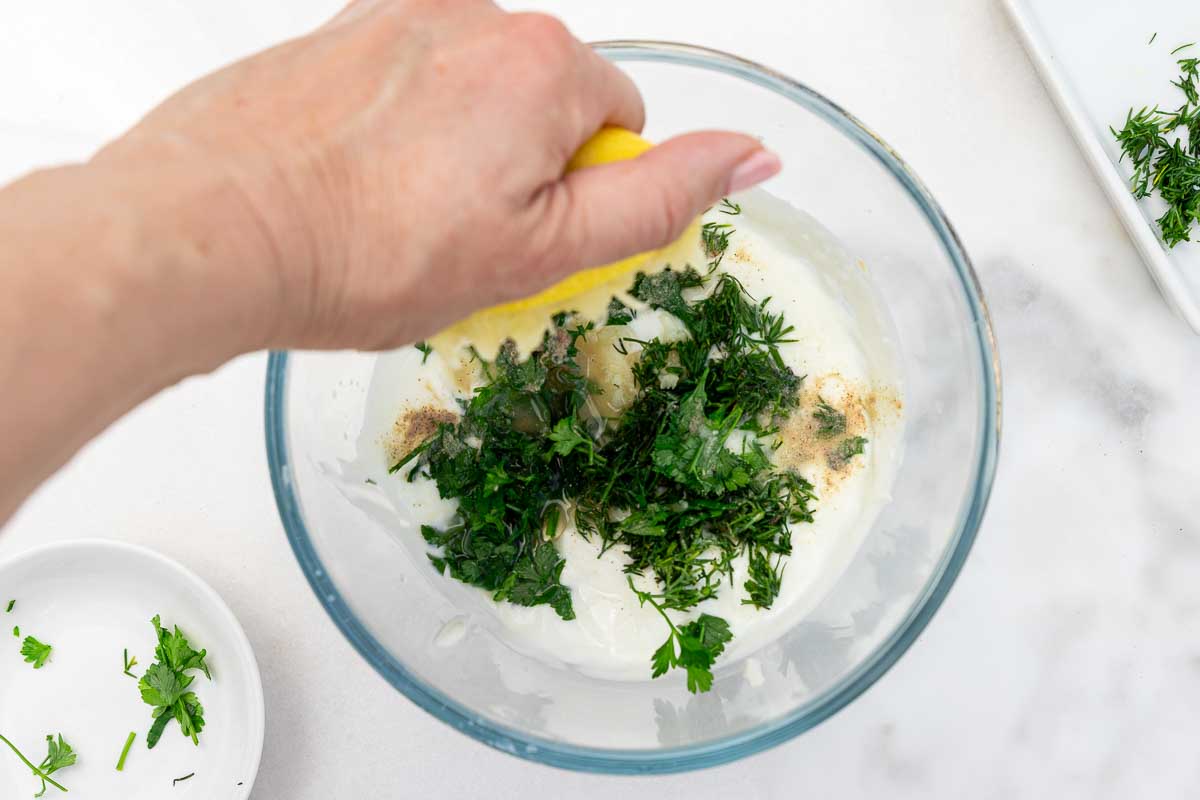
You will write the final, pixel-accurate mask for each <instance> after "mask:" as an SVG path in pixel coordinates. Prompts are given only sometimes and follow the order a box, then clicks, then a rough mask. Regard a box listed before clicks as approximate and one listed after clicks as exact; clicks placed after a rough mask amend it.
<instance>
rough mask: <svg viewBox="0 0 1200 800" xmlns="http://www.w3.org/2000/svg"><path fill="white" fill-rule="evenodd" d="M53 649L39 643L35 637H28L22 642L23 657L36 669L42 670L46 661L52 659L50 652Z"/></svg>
mask: <svg viewBox="0 0 1200 800" xmlns="http://www.w3.org/2000/svg"><path fill="white" fill-rule="evenodd" d="M53 649H54V648H53V647H52V646H51V645H48V644H45V643H43V642H39V641H38V640H37V639H36V638H34V637H33V636H26V637H25V640H24V641H23V642H21V655H22V656H24V657H25V660H26V661H27V662H28V663H30V664H33V668H34V669H41V668H42V667H44V666H45V665H46V659H48V658H50V651H51V650H53Z"/></svg>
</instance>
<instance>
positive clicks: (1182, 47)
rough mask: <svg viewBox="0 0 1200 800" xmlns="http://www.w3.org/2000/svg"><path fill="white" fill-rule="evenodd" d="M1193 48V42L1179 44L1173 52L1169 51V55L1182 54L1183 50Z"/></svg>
mask: <svg viewBox="0 0 1200 800" xmlns="http://www.w3.org/2000/svg"><path fill="white" fill-rule="evenodd" d="M1195 46H1196V43H1195V42H1188V43H1187V44H1181V45H1179V47H1176V48H1175V49H1174V50H1172V51H1171V55H1175V54H1176V53H1179V52H1182V51H1183V50H1187V49H1188V48H1189V47H1195Z"/></svg>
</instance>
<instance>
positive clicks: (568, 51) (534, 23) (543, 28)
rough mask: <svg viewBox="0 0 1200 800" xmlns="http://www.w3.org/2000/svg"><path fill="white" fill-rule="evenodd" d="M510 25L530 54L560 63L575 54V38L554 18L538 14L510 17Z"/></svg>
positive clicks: (521, 14)
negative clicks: (513, 27)
mask: <svg viewBox="0 0 1200 800" xmlns="http://www.w3.org/2000/svg"><path fill="white" fill-rule="evenodd" d="M512 25H513V26H515V28H516V32H517V35H518V36H519V37H520V39H521V42H522V44H524V45H525V46H526V47H527V48H529V51H530V54H531V55H533V56H535V57H538V58H541V59H544V60H546V61H550V62H562V61H565V60H567V59H568V58H570V57H571V55H572V54H573V53H574V52H575V37H574V36H572V35H571V32H570V31H569V30H567V26H566V25H564V24H563V23H562V22H561V21H560V20H559V19H557V18H556V17H552V16H550V15H549V14H541V13H538V12H524V13H520V14H514V15H512Z"/></svg>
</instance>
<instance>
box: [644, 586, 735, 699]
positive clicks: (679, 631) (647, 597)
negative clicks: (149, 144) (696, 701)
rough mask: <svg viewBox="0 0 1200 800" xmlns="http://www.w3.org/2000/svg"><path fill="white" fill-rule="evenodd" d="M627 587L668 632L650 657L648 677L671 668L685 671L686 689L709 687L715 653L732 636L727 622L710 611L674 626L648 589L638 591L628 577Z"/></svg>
mask: <svg viewBox="0 0 1200 800" xmlns="http://www.w3.org/2000/svg"><path fill="white" fill-rule="evenodd" d="M628 580H629V588H630V590H631V591H632V592H633V593H634V595H636V596H637V599H638V604H639V605H645V604H646V603H649V604H650V605H651V606H652V607H653V608H654V610H655V611H657V612H658V613H659V614H660V615H661V616H662V618H663V619H664V620H666V622H667V627H668V628H670V633H669V634H668V635H667V640H666V641H665V642H663V643H662V646H661V647H659V648H658V649H657V650H655V651H654V655H652V656H650V677H652V678H658V677H660V676H662V675H665V674H666V673H667V670H669V669H672V668H674V667H683V668H684V669H685V670H686V671H687V688H688V691H689V692H693V693H697V692H707V691H708V690H709V689H711V688H712V682H713V674H712V666H713V664H714V663H715V662H716V660H717V656H719V655H721V653H722V652H723V651H724V650H725V645H726V643H728V642H729V640H730V639H732V638H733V634H732V633H730V632H729V623H728V622H726V621H725V620H723V619H721V618H720V617H714V616H712V615H711V614H701V615H700V616H699V617H697V618H696V619H695V620H694V621H692V622H689V623H688V624H686V625H684V626H682V627H678V626H676V625H675V623H674V622H672V621H671V618H670V617H669V616H667V611H666V609H665V608H663V606H661V605H659V604H658V603H657V602H655V600H654V595H653V594H651V593H650V592H642V591H638V589H637V587H635V586H634V585H633V578H632V577H630V578H629V579H628Z"/></svg>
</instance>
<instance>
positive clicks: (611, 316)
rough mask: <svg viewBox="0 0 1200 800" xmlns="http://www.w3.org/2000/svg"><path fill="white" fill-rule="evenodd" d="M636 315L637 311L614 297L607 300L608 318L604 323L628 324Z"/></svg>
mask: <svg viewBox="0 0 1200 800" xmlns="http://www.w3.org/2000/svg"><path fill="white" fill-rule="evenodd" d="M636 316H637V312H636V311H634V310H633V309H632V308H630V307H629V306H627V305H625V304H624V303H622V302H621V301H620V300H619V299H618V298H616V297H614V298H613V299H612V300H610V301H609V302H608V319H607V320H606V321H605V323H604V324H606V325H628V324H629V323H630V322H632V321H633V318H634V317H636Z"/></svg>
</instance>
